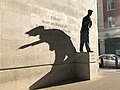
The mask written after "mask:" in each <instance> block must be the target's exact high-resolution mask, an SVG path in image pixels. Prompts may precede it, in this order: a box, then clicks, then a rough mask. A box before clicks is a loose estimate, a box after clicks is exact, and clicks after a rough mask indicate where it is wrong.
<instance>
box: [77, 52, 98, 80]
mask: <svg viewBox="0 0 120 90" xmlns="http://www.w3.org/2000/svg"><path fill="white" fill-rule="evenodd" d="M75 63H76V65H75V68H76V78H78V79H80V80H91V79H93V78H95V77H96V76H97V72H98V69H99V68H98V62H97V59H96V56H95V53H78V54H77V55H76V60H75Z"/></svg>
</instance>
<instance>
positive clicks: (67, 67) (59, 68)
mask: <svg viewBox="0 0 120 90" xmlns="http://www.w3.org/2000/svg"><path fill="white" fill-rule="evenodd" d="M25 34H28V35H29V36H37V35H39V40H38V41H36V42H32V43H30V44H26V45H23V46H21V47H20V48H19V49H24V48H27V47H29V46H35V45H38V44H41V43H43V42H46V43H48V44H49V50H50V51H53V50H54V51H55V60H54V63H53V64H52V69H51V71H50V72H48V73H47V74H46V75H45V76H43V77H42V78H40V79H39V80H37V81H36V82H35V83H34V84H33V85H31V86H30V90H35V89H38V88H39V89H40V88H45V87H49V86H52V85H55V84H57V83H62V82H64V81H66V80H70V79H74V78H75V77H74V76H75V75H74V64H73V63H74V62H75V61H74V56H75V54H76V49H75V47H74V46H73V44H72V41H71V38H70V36H68V35H67V34H66V33H64V32H63V31H61V30H59V29H44V26H38V27H36V28H33V29H32V30H30V31H28V32H26V33H25ZM66 57H67V58H66Z"/></svg>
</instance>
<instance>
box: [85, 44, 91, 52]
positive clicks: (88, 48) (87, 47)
mask: <svg viewBox="0 0 120 90" xmlns="http://www.w3.org/2000/svg"><path fill="white" fill-rule="evenodd" d="M85 46H86V49H87V52H89V51H91V50H90V47H89V43H88V42H85Z"/></svg>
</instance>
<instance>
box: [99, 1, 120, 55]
mask: <svg viewBox="0 0 120 90" xmlns="http://www.w3.org/2000/svg"><path fill="white" fill-rule="evenodd" d="M98 2H101V3H98V4H99V5H98V12H99V10H100V9H101V7H102V9H103V10H102V11H101V13H100V14H99V15H98V16H99V17H98V19H99V51H100V54H104V53H106V54H117V55H120V0H101V1H98ZM100 20H102V23H103V24H101V22H100Z"/></svg>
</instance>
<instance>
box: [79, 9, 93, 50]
mask: <svg viewBox="0 0 120 90" xmlns="http://www.w3.org/2000/svg"><path fill="white" fill-rule="evenodd" d="M92 12H93V11H92V10H88V14H87V16H85V17H84V18H83V21H82V28H81V36H80V41H81V43H80V52H83V46H84V44H85V46H86V49H87V52H93V51H91V49H90V47H89V28H91V26H92V21H91V18H90V16H91V15H92Z"/></svg>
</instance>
